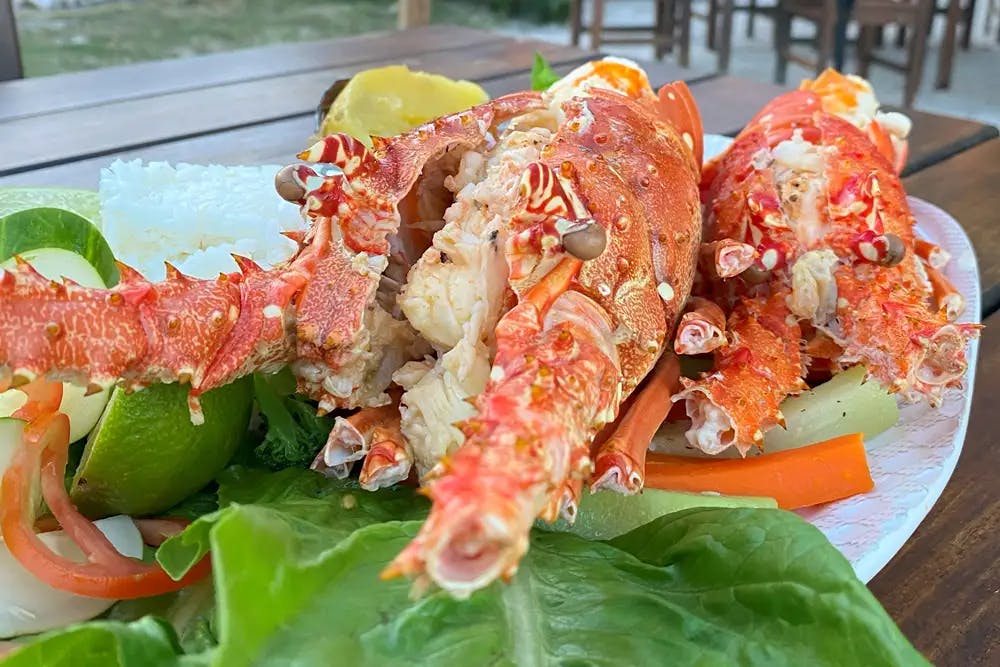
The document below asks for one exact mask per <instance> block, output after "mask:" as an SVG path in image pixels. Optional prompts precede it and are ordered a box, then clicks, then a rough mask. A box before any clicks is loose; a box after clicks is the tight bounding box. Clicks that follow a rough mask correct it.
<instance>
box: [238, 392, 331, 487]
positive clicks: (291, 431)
mask: <svg viewBox="0 0 1000 667" xmlns="http://www.w3.org/2000/svg"><path fill="white" fill-rule="evenodd" d="M289 385H290V386H289ZM254 390H255V391H256V394H257V405H258V407H259V408H260V414H261V417H262V418H263V420H264V422H265V426H266V428H267V431H266V434H265V436H264V440H263V441H262V442H261V443H260V444H259V445H257V447H255V448H254V457H255V458H256V459H257V462H258V463H259V464H261V465H263V466H266V467H268V468H270V469H272V470H283V469H285V468H304V467H306V466H308V465H309V464H310V463H311V462H312V460H313V458H314V457H315V456H316V452H318V451H319V450H320V449H321V448H322V447H323V445H324V444H326V439H327V436H329V435H330V429H331V428H333V419H332V418H331V417H319V416H317V415H316V406H315V405H314V404H313V403H311V402H309V401H308V400H306V399H304V398H301V397H299V396H296V395H295V394H294V393H292V392H293V391H294V382H291V383H289V382H288V378H286V377H284V376H282V375H274V376H265V375H262V374H260V373H257V374H256V375H254Z"/></svg>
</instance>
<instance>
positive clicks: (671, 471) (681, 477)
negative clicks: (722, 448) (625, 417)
mask: <svg viewBox="0 0 1000 667" xmlns="http://www.w3.org/2000/svg"><path fill="white" fill-rule="evenodd" d="M646 486H648V487H650V488H654V489H664V490H667V491H695V492H701V491H716V492H718V493H723V494H726V495H734V496H770V497H771V498H774V499H775V500H777V501H778V507H781V508H783V509H789V510H791V509H797V508H799V507H808V506H810V505H818V504H820V503H828V502H830V501H831V500H839V499H841V498H847V497H848V496H853V495H856V494H859V493H866V492H867V491H871V490H872V488H873V487H874V486H875V483H874V482H873V481H872V476H871V472H870V471H869V470H868V460H867V459H866V458H865V447H864V441H863V440H862V434H861V433H852V434H850V435H842V436H840V437H838V438H832V439H830V440H826V441H824V442H818V443H815V444H812V445H806V446H805V447H799V448H797V449H789V450H786V451H783V452H776V453H774V454H764V455H762V456H755V457H752V458H747V459H696V458H693V457H688V456H670V455H667V454H655V453H652V452H650V453H649V454H648V455H647V456H646Z"/></svg>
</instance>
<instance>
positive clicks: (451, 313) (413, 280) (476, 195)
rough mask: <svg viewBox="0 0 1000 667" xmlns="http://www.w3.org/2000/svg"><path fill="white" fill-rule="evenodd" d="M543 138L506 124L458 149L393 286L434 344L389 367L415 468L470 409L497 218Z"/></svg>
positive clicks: (498, 273) (445, 442)
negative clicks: (420, 250)
mask: <svg viewBox="0 0 1000 667" xmlns="http://www.w3.org/2000/svg"><path fill="white" fill-rule="evenodd" d="M550 138H551V132H550V131H549V130H547V129H544V128H528V129H525V130H514V131H510V132H508V133H507V134H506V135H504V137H503V138H502V139H501V141H500V142H499V143H498V145H497V146H496V147H495V148H494V149H493V150H491V151H490V152H489V153H487V154H485V155H484V154H482V153H479V152H476V151H467V152H466V153H465V154H464V155H463V156H462V160H461V163H460V165H459V167H458V171H457V172H456V173H455V175H454V176H450V177H448V178H446V179H445V180H444V186H445V187H446V188H448V189H449V190H451V191H452V192H454V193H455V201H454V203H453V204H452V205H451V206H450V207H449V208H448V210H447V211H445V213H444V221H445V225H444V227H443V228H442V229H441V230H440V231H438V232H437V233H436V234H434V238H433V243H432V245H431V247H430V248H428V249H427V251H426V252H424V254H423V255H422V256H421V257H420V260H419V261H418V262H417V263H416V264H414V266H413V267H412V268H411V269H410V272H409V276H408V277H407V282H406V285H405V286H404V287H403V288H402V291H401V293H400V295H399V299H398V305H399V308H400V311H401V312H402V313H403V315H404V316H405V317H406V318H407V320H408V321H409V323H410V324H411V325H412V326H413V328H414V329H416V330H417V332H419V334H420V335H421V337H423V338H424V339H425V340H427V341H428V342H429V343H430V344H431V345H432V346H433V347H434V349H435V350H436V351H437V358H436V359H434V360H430V361H424V362H416V363H410V364H406V365H405V366H404V367H403V368H401V369H400V370H399V371H398V372H397V373H396V374H395V376H394V380H395V382H396V383H397V384H399V385H400V386H401V387H403V389H404V393H403V396H402V399H401V401H400V413H401V415H402V421H401V430H402V432H403V435H404V436H405V437H406V439H407V441H408V442H409V443H410V445H411V447H412V448H413V452H414V458H415V461H416V464H417V470H418V472H419V473H420V474H421V475H424V474H426V473H427V471H428V470H430V469H431V468H432V467H433V466H434V464H436V463H437V461H438V460H439V459H440V458H441V456H443V455H444V454H446V453H448V452H451V451H453V450H454V449H456V448H457V447H458V446H460V445H461V444H462V442H463V441H464V438H463V436H462V433H461V431H459V430H458V429H457V428H455V427H454V426H453V424H455V423H457V422H459V421H462V420H464V419H467V418H469V417H471V416H473V415H474V414H475V412H474V409H473V408H472V406H471V405H470V404H469V402H468V400H467V399H469V398H471V397H474V396H476V395H478V394H479V393H481V392H482V391H483V390H484V389H485V388H486V384H487V382H488V381H489V375H490V366H491V362H492V358H493V353H494V347H495V339H494V329H495V327H496V324H497V321H498V320H499V319H500V316H501V315H502V314H503V310H504V304H505V297H506V291H507V274H508V271H507V262H506V259H505V257H504V252H503V238H502V237H501V235H502V233H503V229H502V225H503V224H505V223H506V222H507V221H508V220H509V219H510V217H511V214H512V209H513V206H514V205H515V204H516V203H517V200H518V197H517V188H518V186H519V184H520V178H521V174H522V173H523V172H524V169H525V168H526V166H527V164H528V163H530V162H532V161H534V160H537V159H538V157H539V151H540V149H541V148H542V147H543V146H544V145H545V144H547V143H548V141H549V140H550Z"/></svg>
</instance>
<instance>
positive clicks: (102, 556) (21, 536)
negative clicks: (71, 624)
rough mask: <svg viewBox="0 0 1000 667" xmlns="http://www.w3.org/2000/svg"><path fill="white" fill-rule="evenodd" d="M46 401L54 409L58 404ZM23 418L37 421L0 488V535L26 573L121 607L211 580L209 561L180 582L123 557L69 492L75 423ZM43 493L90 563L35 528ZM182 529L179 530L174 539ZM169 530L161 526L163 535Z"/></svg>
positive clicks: (42, 413)
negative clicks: (56, 548) (52, 544)
mask: <svg viewBox="0 0 1000 667" xmlns="http://www.w3.org/2000/svg"><path fill="white" fill-rule="evenodd" d="M46 402H47V403H49V404H51V397H50V400H49V401H46ZM56 405H58V401H57V402H56ZM36 406H37V404H36ZM46 407H50V405H49V406H46ZM23 414H24V415H25V416H29V417H31V418H32V421H31V422H30V423H28V424H26V425H25V427H24V434H23V436H22V446H21V447H20V448H19V449H18V450H17V451H16V452H15V454H14V457H13V459H12V460H11V463H10V466H9V467H8V469H7V471H6V473H5V474H4V476H3V480H2V482H0V533H2V534H3V539H4V543H5V544H6V546H7V548H8V549H9V550H10V553H11V554H12V555H13V556H14V557H15V558H16V559H17V560H18V562H20V563H21V565H22V566H23V567H24V568H25V569H27V570H28V571H29V572H31V573H32V574H33V575H35V576H36V577H38V579H40V580H42V581H44V582H45V583H47V584H48V585H50V586H52V587H53V588H57V589H59V590H63V591H67V592H69V593H75V594H77V595H85V596H88V597H96V598H110V599H116V600H117V599H129V598H138V597H146V596H150V595H159V594H161V593H167V592H170V591H175V590H178V589H180V588H183V587H185V586H188V585H189V584H192V583H194V582H195V581H198V580H199V579H201V578H203V577H205V576H206V575H208V574H209V572H210V571H211V563H210V561H209V559H208V557H206V558H204V559H203V560H202V561H201V562H200V563H198V564H197V565H196V566H195V567H194V568H192V569H191V571H190V572H188V573H187V575H186V576H185V577H184V578H182V579H181V580H180V581H175V580H173V579H171V578H170V576H169V575H168V574H167V573H166V572H164V571H163V569H162V568H161V567H160V566H159V565H158V564H155V563H143V562H141V561H138V560H135V559H132V558H128V557H126V556H123V555H122V554H120V553H119V552H118V550H116V549H115V548H114V546H113V545H112V544H111V543H110V542H109V541H108V539H107V538H106V537H105V536H104V534H103V533H102V532H101V531H100V530H98V529H97V527H96V526H95V525H94V524H93V523H91V522H90V520H89V519H87V518H86V517H85V516H83V515H82V514H80V513H79V512H78V511H77V509H76V507H75V506H74V505H73V502H72V501H71V500H70V498H69V495H68V494H67V493H66V487H65V485H64V482H63V479H64V478H63V475H64V472H65V469H66V458H67V449H68V447H69V419H68V418H67V417H66V415H63V414H59V413H58V412H54V411H52V410H51V409H48V410H45V409H41V408H37V407H32V408H29V409H28V410H25V411H24V413H23ZM39 491H41V495H42V496H43V497H44V498H45V502H46V503H47V504H48V506H49V508H50V509H51V510H52V514H53V515H54V516H55V518H56V519H57V520H58V522H59V524H60V526H61V527H62V528H63V530H65V531H66V533H67V534H68V535H69V536H70V537H71V538H72V539H73V541H74V542H76V544H77V545H78V546H79V547H80V550H81V551H83V553H84V555H85V556H86V558H87V560H86V561H85V562H76V561H73V560H70V559H68V558H65V557H63V556H61V555H59V554H57V553H54V552H53V551H52V550H51V549H49V548H48V547H47V546H46V545H45V543H44V542H42V541H41V540H40V539H39V538H38V535H37V534H36V533H35V529H34V522H35V513H36V508H37V507H38V505H39V503H38V501H39V497H38V496H39ZM179 527H180V526H179V524H176V523H175V529H174V532H176V528H179ZM166 530H167V529H166V528H165V527H164V526H162V525H161V526H160V532H161V533H162V534H166V533H165V532H164V531H166ZM161 541H162V540H161Z"/></svg>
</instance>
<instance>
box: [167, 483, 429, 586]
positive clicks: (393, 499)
mask: <svg viewBox="0 0 1000 667" xmlns="http://www.w3.org/2000/svg"><path fill="white" fill-rule="evenodd" d="M250 504H254V505H256V506H259V507H264V508H270V509H272V510H274V511H276V512H278V513H280V516H281V517H282V518H284V519H286V520H288V521H292V522H296V523H298V524H300V525H305V523H308V524H311V525H313V526H322V531H321V532H320V533H317V534H316V535H315V537H316V539H317V540H318V541H319V547H323V546H331V545H332V544H335V543H336V542H339V541H340V540H342V539H344V538H345V537H347V536H348V535H350V534H351V532H353V531H354V530H356V529H358V528H361V527H363V526H367V525H370V524H373V523H379V522H382V521H393V520H397V519H419V518H423V517H424V516H425V515H426V513H427V507H428V504H427V500H426V499H425V498H423V497H422V496H419V495H417V494H416V493H415V492H414V490H413V489H412V488H409V487H403V486H395V487H392V488H389V489H383V490H382V491H379V492H378V493H371V492H368V491H364V490H362V489H361V487H360V486H358V484H357V482H356V481H354V480H330V479H327V478H325V477H323V476H322V475H321V474H319V473H316V472H312V471H308V470H296V469H293V468H289V469H287V470H282V471H281V472H277V473H269V472H265V471H263V470H258V469H253V468H244V467H240V466H233V467H232V468H229V469H228V470H226V471H225V472H224V473H223V474H222V475H220V476H219V505H220V506H221V507H222V508H223V509H221V510H219V511H218V512H215V513H212V514H207V515H205V516H202V517H200V518H199V519H198V520H196V521H195V522H194V523H192V524H191V525H190V526H188V528H187V530H185V531H184V532H183V533H181V534H180V535H177V536H176V537H172V538H170V539H169V540H167V541H166V542H164V543H163V545H161V546H160V548H159V550H158V551H157V553H156V560H157V561H159V563H160V565H162V566H163V569H164V570H166V571H167V572H168V573H169V574H170V575H171V576H173V577H175V578H177V579H180V578H181V577H182V576H184V574H185V573H186V572H187V571H188V570H189V569H190V568H191V567H192V566H194V564H195V563H197V562H198V561H199V560H201V558H202V556H204V555H205V554H206V553H208V550H209V547H210V540H209V537H210V533H211V529H212V528H213V527H214V526H215V525H216V524H217V523H218V522H219V521H220V520H221V519H222V518H223V517H225V516H226V515H227V513H228V512H230V511H231V508H232V507H236V506H240V505H250Z"/></svg>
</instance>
